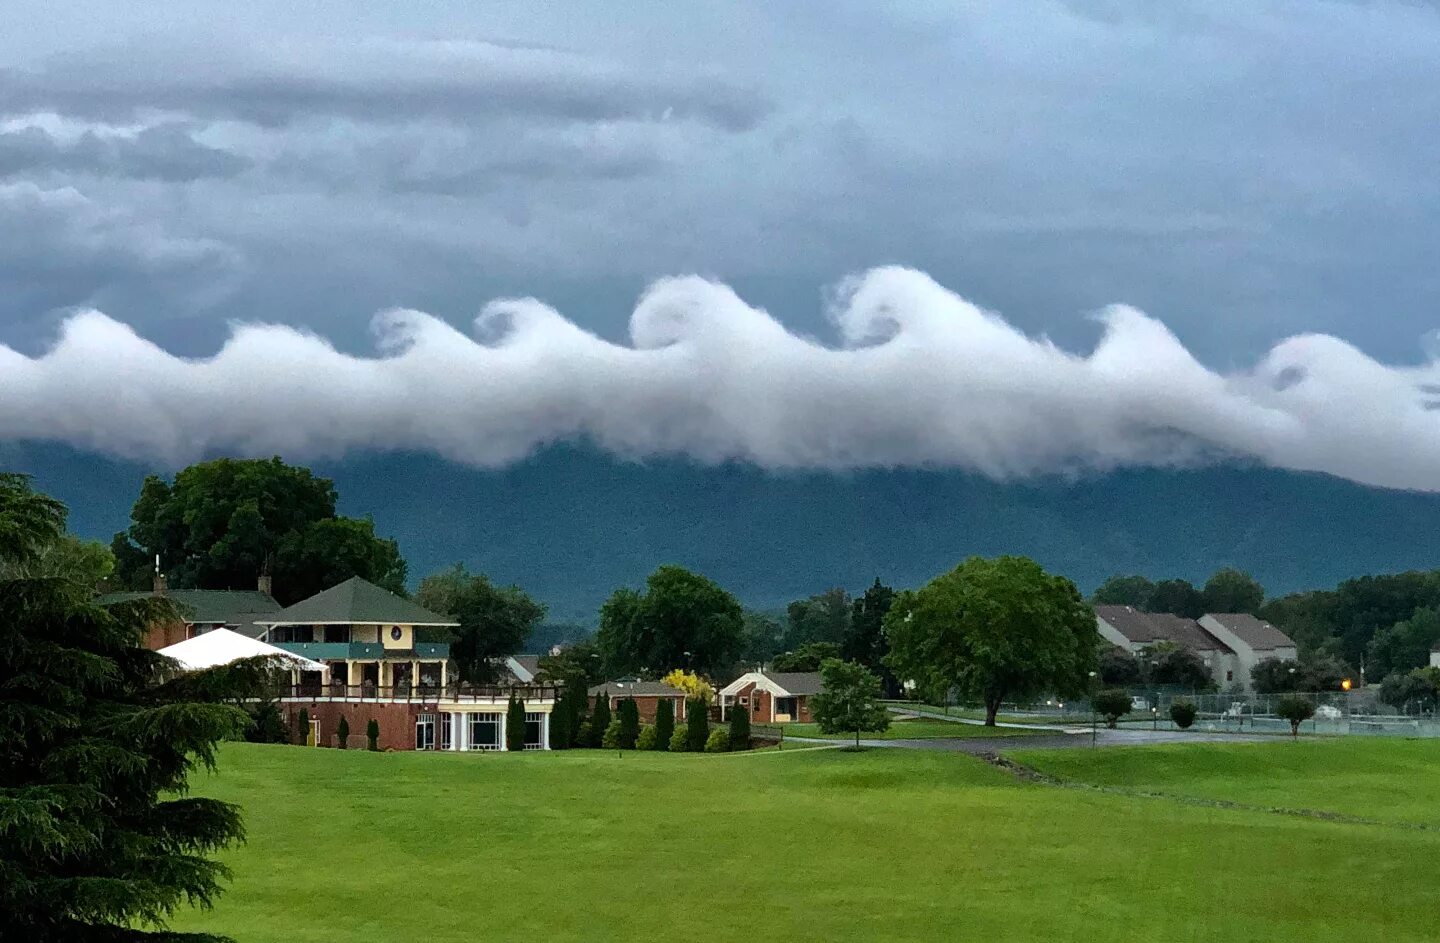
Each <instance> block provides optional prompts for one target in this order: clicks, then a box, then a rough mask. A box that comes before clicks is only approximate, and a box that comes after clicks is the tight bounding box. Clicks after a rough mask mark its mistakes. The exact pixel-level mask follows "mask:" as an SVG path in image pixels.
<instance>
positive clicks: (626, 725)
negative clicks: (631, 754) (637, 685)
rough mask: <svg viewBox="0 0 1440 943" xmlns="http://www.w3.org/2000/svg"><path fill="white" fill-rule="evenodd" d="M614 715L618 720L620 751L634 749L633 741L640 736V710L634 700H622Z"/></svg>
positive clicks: (630, 698) (629, 698) (628, 698)
mask: <svg viewBox="0 0 1440 943" xmlns="http://www.w3.org/2000/svg"><path fill="white" fill-rule="evenodd" d="M615 714H616V716H617V717H618V718H619V719H620V749H622V750H633V749H635V741H636V739H637V738H638V737H639V736H640V708H639V706H638V705H636V703H635V699H634V698H633V697H627V698H625V699H624V700H622V701H621V702H620V706H619V708H618V709H617V710H616V712H615Z"/></svg>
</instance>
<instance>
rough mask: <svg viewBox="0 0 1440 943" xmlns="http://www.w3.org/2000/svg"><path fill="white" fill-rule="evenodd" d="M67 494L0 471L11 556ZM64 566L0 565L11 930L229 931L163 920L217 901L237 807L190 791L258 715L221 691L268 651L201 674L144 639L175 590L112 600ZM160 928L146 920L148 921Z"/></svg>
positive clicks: (28, 557) (2, 766) (2, 818)
mask: <svg viewBox="0 0 1440 943" xmlns="http://www.w3.org/2000/svg"><path fill="white" fill-rule="evenodd" d="M64 519H65V512H64V507H63V506H62V505H60V504H59V503H58V502H56V501H54V500H53V499H50V498H47V497H45V496H43V495H39V494H36V493H35V492H34V491H33V490H31V489H30V487H29V483H28V481H26V480H25V479H24V478H23V477H20V476H16V475H8V474H0V562H4V563H5V564H6V565H7V567H10V566H13V567H17V568H20V569H22V570H23V569H24V568H25V567H27V566H30V565H31V564H33V563H34V562H35V561H34V555H35V554H36V552H37V551H38V550H39V549H40V548H42V547H44V546H46V545H48V544H50V543H52V542H53V541H55V540H56V539H58V538H59V536H60V534H61V533H62V531H63V526H64ZM92 596H93V587H92V586H89V585H86V583H84V582H80V581H76V580H73V579H67V578H64V577H45V578H20V579H13V578H5V579H0V678H3V679H5V683H4V684H3V685H0V717H3V718H4V719H5V720H4V722H3V723H0V823H3V824H0V914H3V915H4V929H3V931H0V932H3V934H4V935H5V937H6V938H7V939H9V938H11V937H12V936H13V938H14V939H17V940H26V941H33V943H60V941H70V940H143V939H147V938H150V937H152V936H153V937H154V938H156V939H162V938H163V939H165V940H175V941H182V940H184V941H202V940H218V939H221V938H219V937H216V936H213V935H209V934H170V933H164V932H163V928H164V924H165V922H166V920H167V919H168V918H169V917H171V916H172V915H174V913H175V912H176V911H177V910H179V909H180V908H181V907H183V906H185V905H187V904H199V905H201V906H208V905H209V904H210V903H211V902H212V901H213V900H214V899H215V897H216V895H217V894H218V893H219V892H220V881H221V880H223V879H224V878H225V876H226V874H227V872H226V870H225V868H224V866H223V865H221V864H219V863H218V862H216V861H213V860H211V859H210V858H209V857H208V856H209V855H210V854H212V853H213V852H215V851H217V850H218V849H221V848H224V847H226V846H228V845H231V844H233V843H234V842H235V841H237V840H239V839H240V838H241V836H242V834H243V830H242V827H241V822H240V815H239V810H238V809H237V808H236V807H234V806H231V805H229V804H226V803H223V802H218V801H215V800H212V799H203V798H197V797H192V796H187V795H185V793H186V779H187V777H188V774H189V773H190V772H191V770H192V769H193V768H194V767H195V766H196V765H197V764H199V765H204V766H213V765H214V762H215V755H216V748H217V745H218V743H219V742H220V741H221V740H222V739H225V738H230V737H238V736H240V735H242V734H243V732H244V731H245V729H246V728H247V727H248V726H249V723H250V721H249V717H248V716H247V715H246V713H245V712H244V711H243V710H241V709H239V708H238V707H235V706H233V705H228V704H220V703H212V702H213V701H215V700H217V699H218V698H221V697H225V698H231V697H244V696H250V695H254V694H258V693H259V692H260V690H261V685H262V683H263V681H264V679H265V676H266V669H267V667H268V666H266V665H265V664H264V663H263V662H242V663H239V664H237V665H234V666H225V667H222V668H218V669H212V670H211V671H208V672H200V673H196V674H190V675H178V676H177V675H176V674H175V671H174V663H173V662H171V661H170V660H169V659H166V658H164V657H163V656H160V655H158V654H157V653H155V652H151V651H147V650H145V649H144V648H142V647H141V646H140V644H139V643H140V639H141V637H142V636H143V634H144V631H145V627H146V626H147V624H148V623H149V622H150V621H151V620H152V619H153V618H156V617H163V616H169V617H174V615H175V613H174V611H173V609H172V608H171V606H170V605H169V604H168V603H167V602H166V601H165V600H154V599H144V600H139V601H136V602H131V603H124V604H119V605H116V606H111V607H106V608H101V607H98V606H95V605H94V604H93V602H92ZM151 930H153V931H155V932H153V933H152V932H149V931H151Z"/></svg>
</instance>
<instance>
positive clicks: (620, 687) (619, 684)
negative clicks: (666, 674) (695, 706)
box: [589, 681, 685, 698]
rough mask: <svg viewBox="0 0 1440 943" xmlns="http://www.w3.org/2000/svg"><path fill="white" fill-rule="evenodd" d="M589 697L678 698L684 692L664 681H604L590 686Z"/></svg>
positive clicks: (682, 695)
mask: <svg viewBox="0 0 1440 943" xmlns="http://www.w3.org/2000/svg"><path fill="white" fill-rule="evenodd" d="M589 693H590V696H591V697H594V696H596V695H601V694H608V695H609V696H611V697H680V698H683V697H684V696H685V692H684V691H683V690H681V689H680V688H677V687H672V686H671V685H668V684H666V683H665V682H664V681H606V682H605V683H604V684H596V685H591V687H590V691H589Z"/></svg>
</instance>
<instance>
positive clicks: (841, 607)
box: [783, 587, 850, 670]
mask: <svg viewBox="0 0 1440 943" xmlns="http://www.w3.org/2000/svg"><path fill="white" fill-rule="evenodd" d="M785 615H786V625H785V637H784V642H783V645H784V647H785V648H786V649H788V650H790V651H794V650H796V649H798V648H800V647H801V646H802V645H808V644H810V643H811V642H833V643H834V644H835V645H836V646H837V651H838V646H839V645H840V643H841V642H843V641H844V640H845V636H846V635H848V634H849V632H850V596H849V594H848V593H846V592H845V590H843V589H840V588H839V587H836V588H835V589H828V590H826V591H825V592H823V593H817V594H816V595H814V596H811V597H809V598H808V599H799V600H796V601H795V602H792V603H791V604H790V605H789V606H787V607H786V609H785ZM811 670H814V669H811Z"/></svg>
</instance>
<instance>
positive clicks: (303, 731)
mask: <svg viewBox="0 0 1440 943" xmlns="http://www.w3.org/2000/svg"><path fill="white" fill-rule="evenodd" d="M296 722H297V724H298V725H299V727H300V741H301V742H302V743H304V744H305V745H306V746H307V747H313V746H314V745H315V741H314V740H311V739H310V712H309V711H308V710H306V709H305V708H303V707H302V708H300V716H299V718H297V721H296Z"/></svg>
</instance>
